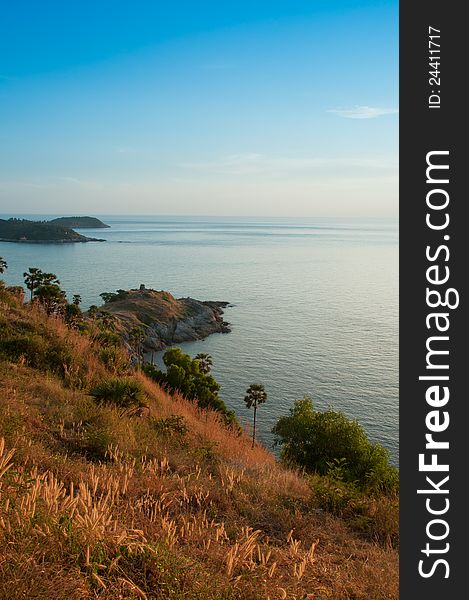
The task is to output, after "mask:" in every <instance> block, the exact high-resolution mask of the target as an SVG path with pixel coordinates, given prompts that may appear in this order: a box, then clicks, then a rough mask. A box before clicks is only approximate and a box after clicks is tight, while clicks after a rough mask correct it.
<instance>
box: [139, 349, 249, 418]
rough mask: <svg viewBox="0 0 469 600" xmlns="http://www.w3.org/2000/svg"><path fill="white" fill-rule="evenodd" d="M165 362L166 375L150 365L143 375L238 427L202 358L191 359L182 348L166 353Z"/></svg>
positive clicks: (146, 366) (145, 368)
mask: <svg viewBox="0 0 469 600" xmlns="http://www.w3.org/2000/svg"><path fill="white" fill-rule="evenodd" d="M205 360H206V359H205ZM163 362H164V364H165V366H166V372H164V371H161V370H160V369H158V368H157V367H156V366H155V365H151V364H147V365H144V366H143V371H144V373H145V374H146V375H148V377H151V379H153V381H156V382H157V383H158V384H160V385H161V386H163V387H164V388H165V389H167V390H168V391H169V392H170V393H179V394H182V395H183V396H184V397H185V398H187V399H188V400H193V401H195V402H197V405H198V406H199V407H200V408H202V409H211V410H215V411H217V412H219V413H221V414H222V415H223V419H224V422H225V423H226V424H227V425H233V426H235V427H236V426H237V421H236V416H235V414H234V412H233V411H232V410H229V409H228V407H227V406H226V404H225V403H224V401H223V400H222V399H221V398H220V396H219V395H218V392H219V390H220V385H219V384H218V383H217V382H216V380H215V379H214V378H213V377H212V375H210V373H209V372H204V371H205V368H203V369H204V370H201V368H200V358H194V359H192V358H191V357H190V356H189V354H186V353H184V352H183V351H182V350H181V349H180V348H170V349H169V350H166V352H165V353H164V355H163Z"/></svg>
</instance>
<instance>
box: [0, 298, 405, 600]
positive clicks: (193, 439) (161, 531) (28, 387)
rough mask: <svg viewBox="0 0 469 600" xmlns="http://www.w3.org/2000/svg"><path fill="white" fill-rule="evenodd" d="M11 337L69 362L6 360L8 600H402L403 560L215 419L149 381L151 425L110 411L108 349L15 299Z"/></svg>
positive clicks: (3, 517)
mask: <svg viewBox="0 0 469 600" xmlns="http://www.w3.org/2000/svg"><path fill="white" fill-rule="evenodd" d="M0 332H1V333H0V341H1V340H2V339H3V340H5V339H12V337H14V336H15V335H17V336H18V338H20V337H23V338H25V337H28V338H30V337H31V336H33V337H35V339H36V338H37V339H36V342H35V343H36V344H37V345H38V344H39V342H38V340H39V339H42V340H43V344H44V348H50V347H51V346H53V347H54V352H52V353H51V352H49V359H48V360H49V362H48V363H47V365H46V364H42V363H41V361H40V360H39V358H37V357H36V358H35V359H34V358H32V357H29V358H28V356H29V355H28V352H27V351H25V354H24V355H23V356H17V357H16V358H14V357H13V358H12V355H11V353H10V355H9V356H10V358H9V359H8V358H6V357H5V356H4V357H3V358H2V356H1V354H0V381H1V382H2V383H1V396H0V402H1V407H0V408H1V410H0V439H1V438H2V437H3V438H4V439H5V447H4V448H2V447H1V442H0V597H1V598H2V599H5V600H9V599H12V600H13V598H15V599H16V598H28V599H30V598H44V599H46V598H47V599H55V598H67V599H70V600H72V599H77V600H78V599H80V600H81V599H86V598H106V599H109V600H111V599H117V598H122V599H124V598H125V599H131V598H132V599H133V598H135V599H136V598H148V599H152V598H155V599H156V598H174V599H179V598H187V599H194V600H195V599H205V598H206V599H219V600H221V599H229V598H233V599H234V598H239V599H261V598H270V599H271V600H273V599H277V598H297V599H299V598H315V599H323V598H332V599H333V600H341V599H354V600H379V599H385V598H386V599H395V598H397V553H396V551H395V550H393V549H391V548H389V547H386V546H384V545H379V544H377V543H374V542H373V541H370V540H366V539H364V538H362V537H359V536H358V535H357V534H355V533H354V532H353V531H352V530H351V529H350V528H349V526H348V525H347V524H346V523H345V522H344V521H342V520H340V519H338V518H335V517H332V516H330V515H328V514H326V513H322V512H320V511H317V510H315V508H314V506H315V500H314V497H312V494H311V490H310V487H309V486H308V484H307V482H306V480H305V479H304V478H303V477H302V476H301V475H299V474H297V473H296V472H293V471H291V470H287V469H285V468H283V467H281V466H280V465H279V464H277V463H276V461H275V460H274V457H273V456H272V455H271V454H270V453H268V452H267V451H266V450H264V449H263V448H261V447H256V448H255V449H254V450H251V448H250V442H249V439H248V438H247V437H246V436H244V435H243V436H241V437H237V436H236V435H234V434H232V433H230V432H228V431H227V430H226V429H225V428H224V427H223V426H222V425H221V424H220V423H219V421H218V418H217V416H216V415H215V414H214V413H211V412H208V413H205V412H200V411H198V410H197V409H196V407H195V406H194V405H193V404H191V403H189V402H187V401H185V400H184V399H182V398H178V397H170V396H169V395H168V394H166V393H165V392H164V391H163V390H162V389H160V388H159V387H158V386H156V385H155V384H153V383H152V382H150V381H149V380H147V379H146V378H145V377H144V376H142V375H139V374H136V375H133V376H135V377H138V378H139V379H140V380H141V381H142V382H143V385H144V386H145V390H146V393H147V396H148V404H149V408H150V416H145V417H143V418H139V417H128V416H122V415H120V414H119V411H118V410H116V409H113V408H107V407H99V406H97V405H96V404H95V403H94V402H93V400H92V399H91V397H90V396H89V395H87V393H86V392H87V389H89V387H90V386H91V385H93V384H94V383H96V382H97V381H99V380H101V379H102V378H103V377H106V375H108V374H109V371H108V369H107V368H106V367H105V366H104V365H103V363H102V362H101V360H100V358H99V355H100V352H101V350H100V348H99V347H97V346H96V345H95V344H93V343H92V342H91V341H90V339H89V338H87V337H84V336H81V335H78V334H76V333H74V332H71V331H69V330H68V329H67V328H66V327H65V326H64V325H63V323H62V322H60V321H58V320H55V319H53V318H47V317H46V316H45V315H43V314H42V313H41V312H40V311H39V310H37V309H31V308H28V307H22V306H20V305H19V304H18V303H17V302H16V301H13V300H12V299H11V298H10V297H9V296H7V295H6V294H5V293H4V292H2V291H1V289H0ZM38 347H39V346H38ZM61 352H63V354H61ZM54 357H56V358H55V359H54ZM57 357H58V358H57ZM53 360H56V363H55V366H54V363H53ZM33 363H34V364H35V368H33V367H32V366H31V364H33ZM61 363H62V364H61ZM121 369H122V367H121V366H118V367H116V370H121ZM171 415H180V416H182V417H183V418H184V423H185V425H186V428H187V430H186V431H184V429H182V430H181V432H180V433H178V432H177V428H175V429H173V431H172V433H171V434H170V435H168V433H167V428H166V429H165V427H163V425H164V424H165V423H168V421H164V419H167V418H168V417H170V416H171ZM13 451H14V454H13V455H12V456H11V453H12V452H13ZM2 456H3V458H2Z"/></svg>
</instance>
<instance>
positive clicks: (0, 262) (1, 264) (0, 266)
mask: <svg viewBox="0 0 469 600" xmlns="http://www.w3.org/2000/svg"><path fill="white" fill-rule="evenodd" d="M7 269H8V265H7V261H6V260H5V259H4V258H3V256H0V275H3V273H5V271H6V270H7Z"/></svg>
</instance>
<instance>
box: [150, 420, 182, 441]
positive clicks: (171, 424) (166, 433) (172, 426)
mask: <svg viewBox="0 0 469 600" xmlns="http://www.w3.org/2000/svg"><path fill="white" fill-rule="evenodd" d="M152 425H153V427H154V429H155V431H156V432H157V433H158V434H160V435H162V436H163V437H171V436H173V435H178V436H181V437H182V436H184V435H185V434H186V433H187V425H186V422H185V420H184V417H182V416H180V415H171V416H169V417H166V418H163V417H162V418H160V419H153V421H152Z"/></svg>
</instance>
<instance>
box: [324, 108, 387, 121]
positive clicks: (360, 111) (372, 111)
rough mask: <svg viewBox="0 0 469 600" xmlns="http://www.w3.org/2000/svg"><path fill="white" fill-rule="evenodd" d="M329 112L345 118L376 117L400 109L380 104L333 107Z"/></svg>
mask: <svg viewBox="0 0 469 600" xmlns="http://www.w3.org/2000/svg"><path fill="white" fill-rule="evenodd" d="M327 112H329V113H334V114H335V115H338V116H339V117H344V118H345V119H376V117H382V116H384V115H395V114H397V113H398V112H399V109H398V108H383V107H380V106H353V107H352V108H331V109H330V110H328V111H327Z"/></svg>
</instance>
